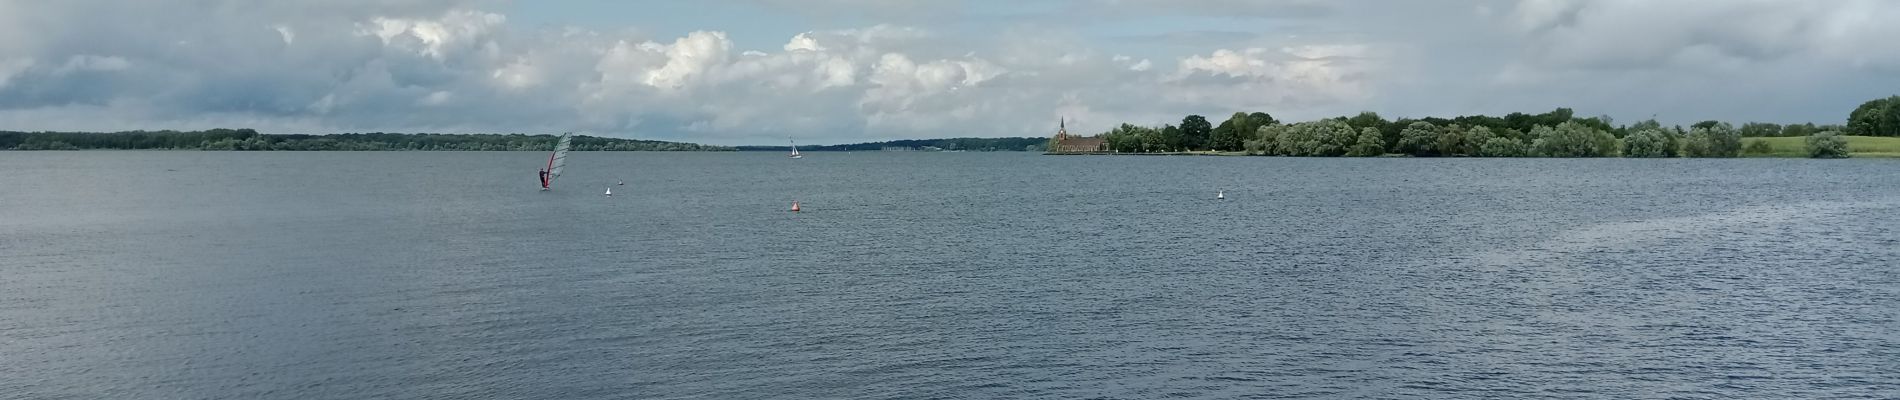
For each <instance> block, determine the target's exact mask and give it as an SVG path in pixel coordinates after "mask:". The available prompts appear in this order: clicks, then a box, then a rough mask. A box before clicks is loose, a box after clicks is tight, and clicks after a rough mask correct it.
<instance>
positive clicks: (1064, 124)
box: [1056, 118, 1069, 138]
mask: <svg viewBox="0 0 1900 400" xmlns="http://www.w3.org/2000/svg"><path fill="white" fill-rule="evenodd" d="M1056 137H1058V138H1066V137H1069V119H1068V118H1056Z"/></svg>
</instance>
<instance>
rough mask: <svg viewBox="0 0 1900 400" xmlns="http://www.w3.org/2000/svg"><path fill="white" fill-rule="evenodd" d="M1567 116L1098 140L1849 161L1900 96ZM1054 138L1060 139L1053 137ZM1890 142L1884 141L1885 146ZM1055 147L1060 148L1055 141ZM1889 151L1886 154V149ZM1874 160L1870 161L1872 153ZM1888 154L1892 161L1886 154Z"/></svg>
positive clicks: (1310, 149)
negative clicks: (1799, 114)
mask: <svg viewBox="0 0 1900 400" xmlns="http://www.w3.org/2000/svg"><path fill="white" fill-rule="evenodd" d="M1574 114H1575V113H1574V111H1572V110H1571V109H1568V108H1558V109H1556V110H1553V111H1550V112H1546V113H1542V114H1525V113H1511V114H1508V115H1505V116H1503V117H1494V116H1487V115H1473V116H1460V117H1456V118H1437V117H1430V118H1417V119H1412V118H1400V119H1397V120H1387V119H1386V118H1384V117H1381V116H1380V115H1379V114H1377V113H1373V112H1364V113H1360V114H1358V115H1354V116H1350V117H1337V118H1328V119H1322V120H1318V121H1308V122H1299V123H1292V124H1284V123H1281V121H1278V120H1276V119H1274V118H1273V116H1271V115H1269V114H1267V113H1262V112H1255V113H1234V114H1233V116H1231V117H1229V118H1228V119H1227V120H1226V121H1225V122H1221V123H1220V124H1219V125H1214V124H1212V123H1210V122H1209V121H1208V120H1207V118H1206V117H1202V116H1199V115H1189V116H1187V117H1186V118H1183V119H1182V120H1181V123H1180V125H1172V124H1168V125H1163V126H1160V127H1149V126H1137V125H1133V124H1121V125H1120V126H1117V127H1115V128H1113V129H1111V130H1109V131H1108V132H1104V133H1102V134H1099V135H1096V136H1095V137H1100V138H1103V140H1104V141H1105V142H1106V143H1107V146H1108V147H1109V151H1110V152H1114V153H1137V154H1139V153H1187V152H1197V151H1202V152H1230V153H1244V154H1248V155H1264V156H1298V157H1374V156H1387V155H1405V156H1414V157H1617V156H1622V157H1739V156H1744V155H1759V156H1773V155H1782V154H1789V153H1790V152H1791V150H1792V149H1779V148H1775V147H1774V146H1775V144H1774V143H1779V142H1780V141H1769V140H1749V141H1746V142H1747V145H1746V146H1745V145H1744V142H1745V141H1744V140H1743V138H1768V137H1801V138H1806V139H1805V140H1804V143H1803V145H1802V149H1800V150H1801V153H1802V154H1804V155H1806V156H1809V157H1816V158H1839V157H1847V156H1849V155H1850V154H1851V153H1850V151H1849V147H1848V144H1849V139H1848V138H1846V136H1849V135H1854V136H1864V137H1900V96H1894V97H1889V98H1885V99H1876V100H1872V101H1868V102H1866V103H1864V104H1862V105H1861V106H1860V107H1859V108H1856V109H1855V110H1854V111H1853V112H1852V113H1849V116H1848V121H1847V123H1846V124H1844V125H1816V124H1813V123H1805V124H1790V125H1779V124H1773V123H1761V122H1750V123H1745V124H1742V125H1740V126H1736V125H1733V124H1731V123H1728V122H1722V121H1702V122H1698V123H1695V124H1692V125H1690V126H1688V127H1683V126H1663V124H1661V123H1658V122H1657V121H1656V120H1654V119H1651V120H1645V121H1639V122H1636V123H1634V124H1628V125H1616V124H1615V121H1614V120H1612V119H1611V118H1610V117H1608V116H1599V117H1577V116H1576V115H1574ZM1052 140H1053V139H1052ZM1883 144H1884V143H1883ZM1050 147H1051V148H1054V146H1053V143H1051V146H1050ZM1883 151H1884V149H1883ZM1870 154H1872V153H1870ZM1880 154H1882V155H1891V154H1886V153H1880Z"/></svg>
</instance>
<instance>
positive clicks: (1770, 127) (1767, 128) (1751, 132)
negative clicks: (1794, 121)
mask: <svg viewBox="0 0 1900 400" xmlns="http://www.w3.org/2000/svg"><path fill="white" fill-rule="evenodd" d="M1740 133H1741V134H1742V137H1769V136H1775V135H1780V134H1781V124H1774V123H1767V122H1750V123H1746V124H1742V128H1741V132H1740Z"/></svg>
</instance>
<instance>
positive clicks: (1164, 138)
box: [1155, 120, 1206, 151]
mask: <svg viewBox="0 0 1900 400" xmlns="http://www.w3.org/2000/svg"><path fill="white" fill-rule="evenodd" d="M1202 121H1206V120H1202ZM1160 139H1161V140H1160V141H1158V142H1157V143H1156V145H1157V146H1158V147H1159V148H1157V149H1156V150H1155V151H1181V150H1182V149H1186V148H1187V143H1188V140H1187V137H1186V135H1184V134H1182V133H1181V128H1180V127H1177V126H1174V125H1167V126H1163V127H1161V138H1160Z"/></svg>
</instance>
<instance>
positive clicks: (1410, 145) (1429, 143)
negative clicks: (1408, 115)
mask: <svg viewBox="0 0 1900 400" xmlns="http://www.w3.org/2000/svg"><path fill="white" fill-rule="evenodd" d="M1438 131H1439V128H1438V125H1436V124H1433V123H1430V122H1425V121H1418V122H1413V123H1412V124H1411V125H1408V126H1406V127H1405V130H1402V131H1399V145H1398V151H1399V153H1404V154H1410V155H1413V156H1421V157H1423V156H1435V155H1438V152H1437V146H1438Z"/></svg>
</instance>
